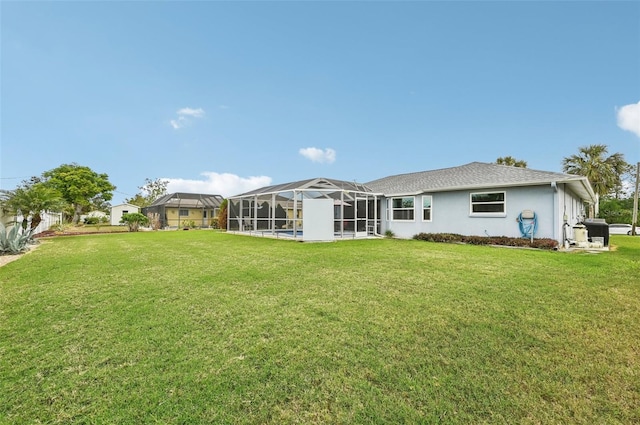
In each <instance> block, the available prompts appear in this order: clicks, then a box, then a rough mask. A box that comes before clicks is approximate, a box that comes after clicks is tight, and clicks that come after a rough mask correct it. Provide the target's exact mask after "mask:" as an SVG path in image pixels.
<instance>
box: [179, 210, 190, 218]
mask: <svg viewBox="0 0 640 425" xmlns="http://www.w3.org/2000/svg"><path fill="white" fill-rule="evenodd" d="M178 215H179V216H180V217H188V216H189V210H180V211H178Z"/></svg>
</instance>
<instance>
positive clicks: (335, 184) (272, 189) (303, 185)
mask: <svg viewBox="0 0 640 425" xmlns="http://www.w3.org/2000/svg"><path fill="white" fill-rule="evenodd" d="M297 189H336V190H339V189H344V190H352V191H355V192H370V190H369V189H368V188H366V187H365V186H364V185H362V184H360V183H355V182H348V181H344V180H335V179H327V178H324V177H317V178H314V179H307V180H300V181H296V182H291V183H282V184H276V185H273V186H265V187H261V188H259V189H255V190H252V191H250V192H245V193H242V194H240V195H236V196H232V198H239V197H243V196H250V195H260V194H265V193H281V192H288V191H291V190H297Z"/></svg>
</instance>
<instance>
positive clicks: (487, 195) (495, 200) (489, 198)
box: [470, 192, 506, 215]
mask: <svg viewBox="0 0 640 425" xmlns="http://www.w3.org/2000/svg"><path fill="white" fill-rule="evenodd" d="M470 196H471V214H478V215H482V214H487V215H488V214H504V213H505V212H506V207H505V204H506V202H505V200H506V195H505V192H479V193H472V194H471V195H470Z"/></svg>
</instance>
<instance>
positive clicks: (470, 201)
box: [228, 162, 596, 243]
mask: <svg viewBox="0 0 640 425" xmlns="http://www.w3.org/2000/svg"><path fill="white" fill-rule="evenodd" d="M317 181H325V182H327V183H332V182H333V183H334V189H333V192H329V190H331V189H327V190H326V191H324V192H322V191H320V190H317V188H314V185H313V184H312V185H311V187H305V185H309V184H310V182H317ZM336 182H339V181H336V180H330V179H313V180H306V181H304V182H297V183H290V184H288V185H278V186H269V187H266V188H262V189H258V190H255V191H252V192H249V193H246V194H242V195H238V196H234V197H231V198H229V201H230V206H229V220H228V229H229V230H236V231H251V232H258V231H260V232H261V234H269V233H271V234H276V233H277V232H278V231H279V229H278V227H277V225H276V224H277V217H276V216H275V215H273V214H272V215H271V216H269V217H270V219H269V220H270V221H265V220H264V219H263V220H260V216H259V214H258V213H257V211H258V210H257V209H256V205H258V206H261V208H263V209H264V208H266V210H268V211H276V210H277V209H278V208H283V209H285V210H286V208H288V206H291V205H292V202H293V201H292V200H290V199H289V197H290V195H289V196H283V195H282V193H281V190H285V189H286V190H289V191H290V192H291V191H292V189H291V187H298V188H299V189H298V190H297V191H296V190H293V191H292V193H293V196H294V199H295V205H294V209H295V210H296V212H297V211H301V213H300V214H299V215H296V218H297V219H299V220H298V221H301V222H302V223H301V227H302V228H303V229H304V231H303V232H302V234H301V237H302V239H303V240H305V238H304V233H305V232H306V231H307V229H309V230H310V229H313V228H314V227H315V226H316V224H315V223H313V222H305V220H307V219H309V218H310V217H309V216H308V215H307V213H308V212H309V214H313V216H312V217H311V220H312V221H318V223H320V222H322V223H324V222H327V221H332V222H334V225H335V227H334V235H332V236H328V235H327V234H325V236H324V238H323V239H320V240H333V239H335V238H336V237H345V236H347V237H349V236H353V237H361V236H369V235H372V234H374V235H380V234H384V233H385V232H386V231H391V232H393V234H395V235H396V236H397V237H400V238H411V237H413V236H414V235H416V234H418V233H422V232H424V233H458V234H462V235H478V236H487V235H490V236H508V237H519V236H522V233H521V229H520V223H519V222H518V218H519V217H520V215H521V213H523V212H525V214H524V217H528V216H531V215H535V218H536V225H537V226H536V233H535V235H534V236H535V237H536V238H551V239H555V240H557V241H558V242H559V243H562V242H563V241H564V239H565V238H566V237H571V236H572V235H570V234H568V233H569V232H571V229H572V226H573V225H574V224H576V223H578V222H581V221H582V220H583V219H584V218H585V217H584V214H585V210H584V205H585V203H587V204H593V203H595V202H596V196H595V194H594V192H593V189H592V188H591V185H590V184H589V181H588V180H587V178H586V177H582V176H575V175H570V174H562V173H555V172H547V171H538V170H532V169H528V168H518V167H511V166H505V165H497V164H489V163H481V162H472V163H470V164H466V165H462V166H459V167H452V168H445V169H440V170H433V171H423V172H417V173H409V174H400V175H395V176H389V177H384V178H381V179H378V180H374V181H371V182H369V183H366V184H364V185H358V184H355V183H348V184H351V185H352V187H351V188H350V189H348V190H347V189H345V187H346V186H344V184H345V183H347V182H339V183H338V184H335V183H336ZM301 183H302V185H301ZM291 185H292V186H291ZM340 185H343V187H340ZM302 189H305V190H302ZM314 189H315V190H314ZM345 194H347V195H348V196H346V197H345ZM327 199H331V200H332V201H333V202H334V208H333V212H332V213H330V212H329V209H328V208H327V207H325V206H323V207H322V208H324V211H325V212H324V213H320V216H321V217H320V218H318V217H317V215H318V214H316V212H314V211H313V210H314V209H315V208H305V204H306V203H309V200H311V201H312V202H316V201H321V200H325V203H327V205H328V202H327V201H326V200H327ZM252 202H253V203H252ZM265 202H267V203H268V205H265V204H264V203H265ZM299 204H302V205H299ZM348 205H351V206H352V207H353V206H355V209H353V212H349V211H350V210H349V207H348ZM252 208H253V212H252ZM347 213H349V214H351V215H350V216H349V218H347V216H346V214H347ZM326 215H330V217H328V218H327V217H325V216H326ZM303 217H304V219H303ZM247 218H248V219H250V221H251V220H252V221H253V223H252V224H253V226H250V227H249V228H245V227H242V226H241V224H243V223H245V219H247ZM345 219H346V220H345ZM347 220H352V221H353V225H349V227H345V224H344V223H345V221H347ZM522 221H523V222H524V223H525V224H526V225H530V224H531V220H530V219H523V220H522ZM339 222H341V223H342V225H341V227H340V229H338V225H337V223H339ZM565 223H566V225H565ZM260 224H262V227H263V228H262V229H260V227H259V226H260ZM267 224H268V226H267ZM256 225H257V226H258V227H256ZM323 225H324V224H323ZM265 226H266V227H265ZM296 227H300V226H296ZM337 230H340V234H339V235H338V231H337ZM294 236H297V235H295V234H294ZM314 240H315V239H314Z"/></svg>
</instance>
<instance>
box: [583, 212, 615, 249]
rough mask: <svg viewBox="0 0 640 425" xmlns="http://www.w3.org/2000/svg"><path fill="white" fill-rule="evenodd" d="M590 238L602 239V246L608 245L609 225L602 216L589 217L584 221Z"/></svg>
mask: <svg viewBox="0 0 640 425" xmlns="http://www.w3.org/2000/svg"><path fill="white" fill-rule="evenodd" d="M584 225H585V226H587V233H588V234H589V237H590V238H594V237H598V238H603V239H604V246H609V225H608V224H607V222H606V221H605V220H604V219H602V218H590V219H587V220H585V221H584Z"/></svg>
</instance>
